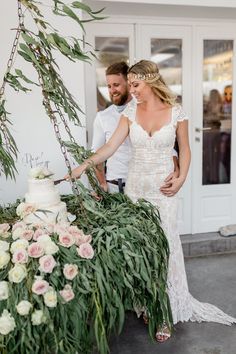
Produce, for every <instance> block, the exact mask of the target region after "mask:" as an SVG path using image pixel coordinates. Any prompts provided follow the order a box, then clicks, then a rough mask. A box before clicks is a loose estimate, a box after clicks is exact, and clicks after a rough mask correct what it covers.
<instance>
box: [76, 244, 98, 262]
mask: <svg viewBox="0 0 236 354" xmlns="http://www.w3.org/2000/svg"><path fill="white" fill-rule="evenodd" d="M77 252H78V255H79V256H80V257H82V258H86V259H92V258H93V256H94V250H93V247H92V246H91V245H90V243H82V245H80V246H79V248H77Z"/></svg>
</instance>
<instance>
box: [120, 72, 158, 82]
mask: <svg viewBox="0 0 236 354" xmlns="http://www.w3.org/2000/svg"><path fill="white" fill-rule="evenodd" d="M160 76H161V75H160V74H159V73H150V74H133V73H132V72H131V73H129V74H128V75H127V77H128V79H129V78H131V77H132V79H135V80H144V81H146V80H150V79H156V80H158V79H159V77H160Z"/></svg>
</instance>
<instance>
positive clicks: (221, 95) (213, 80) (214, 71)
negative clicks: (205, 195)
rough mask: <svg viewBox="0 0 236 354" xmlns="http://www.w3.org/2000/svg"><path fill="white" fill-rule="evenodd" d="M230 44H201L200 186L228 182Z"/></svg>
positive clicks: (230, 113)
mask: <svg viewBox="0 0 236 354" xmlns="http://www.w3.org/2000/svg"><path fill="white" fill-rule="evenodd" d="M232 76H233V41H232V40H204V41H203V83H202V85H203V149H202V162H203V165H202V184H203V185H209V184H222V183H230V164H231V126H232Z"/></svg>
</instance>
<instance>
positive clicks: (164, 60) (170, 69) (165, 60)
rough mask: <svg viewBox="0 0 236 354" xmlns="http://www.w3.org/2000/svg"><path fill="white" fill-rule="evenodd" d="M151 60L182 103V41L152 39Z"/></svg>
mask: <svg viewBox="0 0 236 354" xmlns="http://www.w3.org/2000/svg"><path fill="white" fill-rule="evenodd" d="M151 60H152V61H154V62H155V63H157V65H158V67H159V69H160V73H161V75H162V77H163V79H164V80H165V82H166V84H167V85H168V86H169V87H170V88H171V89H172V91H173V92H175V93H176V94H177V99H178V101H179V103H181V102H182V40H181V39H157V38H152V39H151Z"/></svg>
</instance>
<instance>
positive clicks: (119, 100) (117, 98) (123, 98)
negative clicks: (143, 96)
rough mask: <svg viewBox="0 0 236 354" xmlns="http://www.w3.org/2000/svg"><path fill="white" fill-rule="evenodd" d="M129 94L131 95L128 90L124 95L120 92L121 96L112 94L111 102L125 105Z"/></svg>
mask: <svg viewBox="0 0 236 354" xmlns="http://www.w3.org/2000/svg"><path fill="white" fill-rule="evenodd" d="M128 96H129V93H128V92H126V93H124V94H123V95H121V94H120V95H119V96H115V97H113V96H111V102H112V103H113V104H115V105H116V106H123V105H124V104H125V103H126V101H127V99H128Z"/></svg>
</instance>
